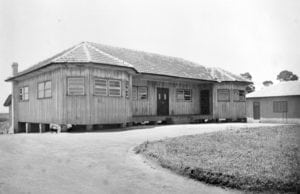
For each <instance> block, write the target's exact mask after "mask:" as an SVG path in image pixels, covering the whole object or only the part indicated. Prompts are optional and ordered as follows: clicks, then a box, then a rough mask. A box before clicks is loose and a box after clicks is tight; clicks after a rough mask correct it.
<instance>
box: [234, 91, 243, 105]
mask: <svg viewBox="0 0 300 194" xmlns="http://www.w3.org/2000/svg"><path fill="white" fill-rule="evenodd" d="M233 101H236V102H245V91H244V90H233Z"/></svg>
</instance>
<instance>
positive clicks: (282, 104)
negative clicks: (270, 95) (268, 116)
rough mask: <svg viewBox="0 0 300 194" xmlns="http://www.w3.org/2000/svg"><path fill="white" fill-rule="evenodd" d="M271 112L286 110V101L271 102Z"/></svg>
mask: <svg viewBox="0 0 300 194" xmlns="http://www.w3.org/2000/svg"><path fill="white" fill-rule="evenodd" d="M273 112H277V113H283V112H288V102H287V101H274V102H273Z"/></svg>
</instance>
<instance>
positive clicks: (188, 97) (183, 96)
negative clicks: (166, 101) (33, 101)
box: [176, 89, 192, 101]
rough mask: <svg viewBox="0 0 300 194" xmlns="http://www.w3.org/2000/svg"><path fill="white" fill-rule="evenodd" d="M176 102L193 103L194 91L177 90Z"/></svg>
mask: <svg viewBox="0 0 300 194" xmlns="http://www.w3.org/2000/svg"><path fill="white" fill-rule="evenodd" d="M176 100H178V101H192V90H190V89H176Z"/></svg>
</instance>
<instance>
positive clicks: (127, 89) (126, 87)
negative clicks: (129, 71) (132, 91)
mask: <svg viewBox="0 0 300 194" xmlns="http://www.w3.org/2000/svg"><path fill="white" fill-rule="evenodd" d="M125 97H126V98H129V81H125Z"/></svg>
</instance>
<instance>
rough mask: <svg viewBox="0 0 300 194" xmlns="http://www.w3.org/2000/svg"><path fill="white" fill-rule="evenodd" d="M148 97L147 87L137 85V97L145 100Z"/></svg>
mask: <svg viewBox="0 0 300 194" xmlns="http://www.w3.org/2000/svg"><path fill="white" fill-rule="evenodd" d="M147 98H148V88H147V87H143V86H142V87H141V86H140V87H138V99H139V100H147Z"/></svg>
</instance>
